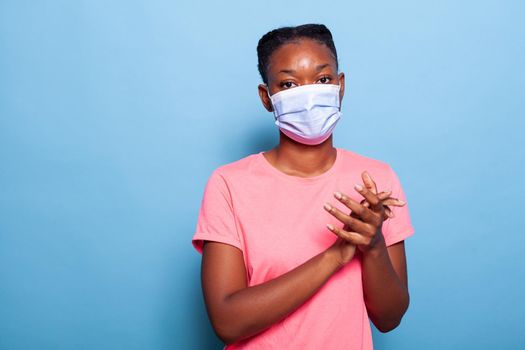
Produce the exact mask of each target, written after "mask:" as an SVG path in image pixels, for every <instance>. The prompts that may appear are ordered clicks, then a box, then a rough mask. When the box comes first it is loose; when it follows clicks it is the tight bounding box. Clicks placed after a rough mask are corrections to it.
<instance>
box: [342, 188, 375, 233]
mask: <svg viewBox="0 0 525 350" xmlns="http://www.w3.org/2000/svg"><path fill="white" fill-rule="evenodd" d="M334 197H335V198H337V200H338V201H339V202H341V203H343V204H344V205H345V206H346V207H347V208H348V209H350V210H351V211H352V213H354V214H357V216H359V217H360V218H361V219H362V220H363V221H366V222H371V223H373V224H376V225H379V223H380V222H378V221H377V219H378V217H377V214H375V213H374V212H373V211H372V210H370V209H368V206H369V205H367V206H365V205H363V204H361V203H363V202H361V203H357V202H356V201H355V200H353V199H352V198H350V197H348V196H347V195H344V194H342V193H341V192H335V193H334ZM365 203H366V201H365Z"/></svg>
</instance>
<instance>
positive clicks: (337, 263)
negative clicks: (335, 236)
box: [321, 246, 345, 272]
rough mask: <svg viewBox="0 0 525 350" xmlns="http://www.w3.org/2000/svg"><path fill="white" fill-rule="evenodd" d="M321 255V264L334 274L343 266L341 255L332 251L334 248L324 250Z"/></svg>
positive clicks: (334, 250)
mask: <svg viewBox="0 0 525 350" xmlns="http://www.w3.org/2000/svg"><path fill="white" fill-rule="evenodd" d="M321 255H322V260H323V263H324V264H326V266H329V268H330V269H331V270H333V271H334V272H336V271H338V270H340V269H341V268H342V267H343V266H345V263H344V261H343V260H342V259H341V253H339V252H338V251H337V250H336V249H334V246H331V247H330V248H328V249H326V250H325V251H324V252H323V253H322V254H321Z"/></svg>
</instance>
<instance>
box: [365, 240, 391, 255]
mask: <svg viewBox="0 0 525 350" xmlns="http://www.w3.org/2000/svg"><path fill="white" fill-rule="evenodd" d="M362 253H363V256H366V257H371V258H380V257H382V256H384V255H385V254H388V249H387V247H386V242H385V239H384V237H383V235H381V237H380V238H379V239H378V241H377V242H376V243H375V244H374V246H372V247H370V248H369V249H367V250H365V251H363V252H362Z"/></svg>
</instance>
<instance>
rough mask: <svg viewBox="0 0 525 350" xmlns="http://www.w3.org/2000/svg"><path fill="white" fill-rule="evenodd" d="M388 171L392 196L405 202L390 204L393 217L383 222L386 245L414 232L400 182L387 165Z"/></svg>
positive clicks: (401, 239) (403, 238)
mask: <svg viewBox="0 0 525 350" xmlns="http://www.w3.org/2000/svg"><path fill="white" fill-rule="evenodd" d="M388 171H389V172H390V189H391V191H392V197H394V198H397V199H400V200H402V201H405V202H406V204H405V205H404V206H402V207H394V206H391V207H390V208H391V209H392V212H393V213H394V217H393V218H389V219H387V220H386V221H385V222H384V224H383V236H384V237H385V242H386V245H387V246H390V245H393V244H395V243H398V242H401V241H403V240H405V239H406V238H408V237H410V236H412V235H413V234H414V228H413V227H412V224H411V222H410V214H409V212H408V205H409V203H408V201H407V199H406V197H405V193H404V191H403V188H402V187H401V182H400V181H399V178H398V177H397V175H396V173H395V172H394V170H392V168H390V167H388Z"/></svg>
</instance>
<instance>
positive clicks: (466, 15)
mask: <svg viewBox="0 0 525 350" xmlns="http://www.w3.org/2000/svg"><path fill="white" fill-rule="evenodd" d="M523 4H524V3H523V2H521V1H501V0H500V1H452V0H448V1H434V2H428V3H426V2H422V1H415V0H414V1H395V2H391V1H379V2H362V1H360V2H357V1H354V2H348V1H333V2H329V3H322V2H319V1H304V0H303V1H290V2H283V1H263V2H247V1H238V2H227V3H222V2H219V1H209V2H198V1H182V0H177V1H175V2H172V1H159V0H155V1H123V0H120V1H111V2H108V1H65V0H64V1H58V0H54V1H21V0H17V1H14V0H13V1H6V0H2V1H1V2H0V348H1V349H37V348H38V349H175V348H177V349H181V348H184V349H219V348H220V347H221V344H220V342H219V341H218V340H217V338H216V337H215V335H214V334H213V332H212V329H211V327H210V325H209V322H208V320H207V316H206V313H205V309H204V304H203V301H202V296H201V290H200V279H199V278H200V277H199V266H200V255H199V254H198V253H197V252H196V251H195V250H193V248H192V246H191V243H190V241H191V237H192V234H193V230H194V228H195V223H196V219H197V214H198V210H199V206H200V201H201V196H202V193H203V190H204V185H205V183H206V180H207V178H208V176H209V175H210V173H211V172H212V170H213V169H215V167H217V166H219V165H221V164H225V163H227V162H231V161H234V160H236V159H239V158H241V157H244V156H246V155H248V154H250V153H254V152H259V151H262V150H266V149H269V148H271V147H272V146H273V145H275V143H276V142H277V130H276V128H275V126H274V125H273V117H272V115H271V114H270V113H267V112H265V110H264V109H263V107H262V105H261V104H260V102H259V98H258V96H257V84H258V83H259V82H260V78H259V76H258V73H257V69H256V51H255V48H256V44H257V41H258V39H259V38H260V37H261V36H262V35H263V34H264V33H265V32H267V31H268V30H270V29H273V28H275V27H278V26H283V25H297V24H302V23H306V22H319V23H325V24H326V25H327V26H328V27H329V28H330V29H331V30H332V32H333V34H334V39H335V42H336V46H337V48H338V51H339V56H340V67H341V70H342V71H344V72H345V73H346V74H347V92H346V96H345V99H344V101H343V112H344V116H343V119H342V120H341V122H340V124H339V125H338V128H337V129H336V133H335V144H336V146H338V147H343V148H347V149H351V150H353V151H355V152H358V153H361V154H363V155H366V156H368V157H372V158H376V159H381V160H383V161H386V162H388V163H389V164H390V165H391V166H392V167H393V168H394V169H395V170H396V172H397V174H398V175H399V177H400V179H401V182H402V184H403V186H404V189H405V192H406V194H407V198H408V201H409V208H410V212H411V216H412V221H413V224H414V226H415V229H416V234H415V235H414V236H413V237H411V238H410V239H408V240H407V242H406V247H407V254H408V267H409V280H410V290H411V305H410V309H409V311H408V312H407V314H406V316H405V318H404V319H403V322H402V324H401V325H400V326H399V328H397V329H396V330H394V331H393V332H391V333H388V334H381V333H378V332H374V342H375V346H376V348H377V349H465V348H473V349H492V348H499V349H510V348H518V347H519V345H520V344H521V345H522V346H523V344H524V343H525V323H524V322H523V313H524V311H525V307H524V304H523V296H524V295H525V282H524V281H523V276H525V264H524V263H523V254H522V251H523V243H524V239H523V235H524V232H523V229H522V227H523V226H522V223H523V195H524V193H525V191H524V189H525V187H524V181H523V179H524V175H525V173H524V165H523V164H524V162H525V159H524V146H525V145H524V141H523V137H522V133H523V132H522V130H523V128H524V126H525V125H524V124H525V122H524V119H525V115H524V110H525V109H524V105H525V98H524V94H523V92H524V91H525V79H524V78H525V69H524V62H525V28H524V25H523V13H524V10H525V6H524V5H523Z"/></svg>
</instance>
